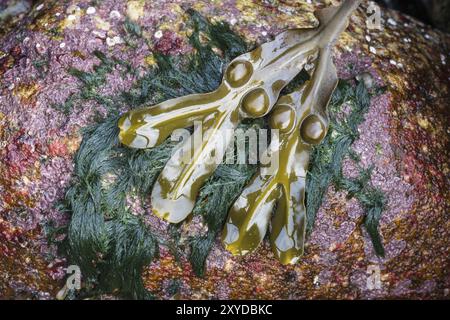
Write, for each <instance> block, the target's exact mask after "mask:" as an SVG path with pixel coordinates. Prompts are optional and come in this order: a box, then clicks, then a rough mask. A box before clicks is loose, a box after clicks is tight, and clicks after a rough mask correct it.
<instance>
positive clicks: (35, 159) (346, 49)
mask: <svg viewBox="0 0 450 320" xmlns="http://www.w3.org/2000/svg"><path fill="white" fill-rule="evenodd" d="M23 3H24V4H23V6H25V7H24V8H28V6H31V5H30V2H27V1H23ZM92 3H93V2H92V1H90V0H80V1H74V0H70V1H45V2H43V3H42V4H39V3H36V4H34V6H33V7H32V8H31V10H30V11H29V12H28V13H27V14H23V13H22V12H19V13H20V16H19V17H20V19H19V18H18V19H16V20H18V21H15V22H14V23H12V22H10V23H9V25H10V26H9V27H8V30H9V31H7V32H6V31H5V32H3V31H2V32H0V147H1V148H0V298H34V299H52V298H54V297H55V296H56V293H57V292H58V290H59V289H60V288H61V287H62V286H63V285H64V281H63V279H64V267H65V266H66V262H65V258H64V257H62V256H59V255H58V253H57V251H56V248H55V246H54V244H53V242H52V241H51V239H49V238H51V237H49V232H48V230H49V229H50V227H51V226H52V227H53V228H54V227H58V226H63V225H64V224H65V223H67V219H68V218H69V217H67V216H66V215H65V214H64V213H63V212H60V211H58V209H57V208H56V207H55V204H56V203H57V202H58V201H59V200H60V199H61V198H62V197H63V196H64V192H65V189H66V188H67V186H68V185H69V183H70V177H71V173H72V170H73V159H72V158H73V155H74V154H75V152H76V150H77V149H78V147H79V143H80V141H81V136H80V129H81V128H83V127H85V126H86V125H88V124H89V123H91V122H92V121H93V119H92V115H93V114H94V110H95V109H98V108H100V106H99V105H98V104H97V103H96V102H92V101H89V102H86V105H84V107H83V110H82V112H77V111H74V112H73V113H70V114H65V113H63V112H61V111H60V110H58V109H55V108H54V107H52V106H53V105H55V104H61V103H64V102H65V101H66V99H68V97H69V96H70V95H71V94H73V93H76V92H78V91H79V83H78V80H77V79H75V78H74V77H73V76H72V75H70V74H69V73H68V72H67V70H68V69H69V68H70V67H76V68H78V69H81V70H85V71H89V70H91V68H92V67H93V65H94V64H97V63H98V60H97V58H96V57H95V56H93V55H92V52H93V51H94V50H100V51H102V52H105V53H107V54H108V55H113V56H115V57H118V58H120V59H122V60H125V61H127V62H129V63H130V65H131V67H132V68H134V69H135V70H136V71H137V72H136V74H137V75H138V74H139V73H140V72H141V73H142V72H144V71H145V69H146V68H148V67H149V66H151V65H152V64H154V57H153V55H152V53H154V52H161V53H165V54H169V55H181V54H185V53H188V52H190V51H191V50H192V48H191V47H190V45H189V42H188V41H187V38H186V36H187V34H189V32H190V30H188V28H187V27H186V24H185V16H184V12H185V9H186V8H189V7H192V8H194V9H196V10H197V11H199V12H200V13H201V14H202V15H204V16H205V17H207V18H209V19H211V20H215V21H226V22H228V23H229V24H230V25H231V27H232V29H233V30H234V31H236V32H237V33H239V34H240V35H241V36H242V37H244V38H245V39H246V40H248V41H249V42H256V43H262V42H264V41H267V40H269V39H270V37H271V36H273V35H275V34H277V33H279V32H280V31H281V30H284V29H286V28H294V27H311V26H314V25H316V23H317V21H316V19H315V18H314V15H313V13H312V12H313V11H314V9H316V8H318V7H323V6H326V5H330V4H331V1H300V0H286V1H281V0H279V1H278V0H274V1H265V0H254V1H250V0H249V1H247V0H224V1H197V0H152V1H145V0H138V1H126V0H121V1H117V0H114V1H113V0H104V1H97V3H98V5H97V6H93V5H92ZM367 6H368V3H366V2H364V3H363V5H362V6H361V8H360V9H359V10H358V12H357V13H356V14H355V15H354V16H353V17H352V19H351V22H350V26H349V28H348V30H347V31H346V32H345V33H344V34H343V35H342V37H341V38H340V41H339V43H338V44H337V46H336V48H335V52H334V59H335V63H336V65H337V67H338V72H339V77H340V78H344V79H346V78H353V77H355V76H358V75H362V74H365V75H366V76H365V81H368V84H369V85H370V84H371V82H372V81H373V82H376V83H379V84H384V85H386V86H387V92H386V93H384V94H383V95H381V96H378V97H377V98H375V99H373V100H372V103H371V107H370V110H369V112H368V114H367V116H366V121H365V122H364V123H363V124H362V125H361V126H360V128H359V131H360V139H359V140H358V141H357V142H356V143H355V145H354V149H355V151H356V152H358V153H359V154H360V155H361V164H362V165H363V166H365V167H368V166H370V165H372V164H373V165H374V171H373V176H372V183H373V185H374V186H376V187H378V188H380V189H381V190H382V191H383V192H384V193H385V195H386V197H387V208H386V210H385V211H384V213H383V217H382V220H381V225H380V231H381V235H382V238H383V243H384V246H385V249H386V257H385V258H378V257H377V256H375V255H374V254H373V251H372V248H371V246H370V241H368V240H367V238H368V236H367V234H365V232H363V231H362V229H361V228H360V224H361V215H362V210H361V208H360V207H359V205H358V203H357V202H355V201H353V200H352V201H347V199H346V194H345V193H343V192H341V191H336V190H334V189H333V188H331V187H330V189H329V190H328V193H327V195H326V198H325V201H324V203H323V205H322V207H321V209H320V210H319V213H318V217H317V222H316V226H315V229H314V231H313V232H312V234H311V237H310V239H309V241H308V244H307V248H306V253H305V256H304V258H303V259H302V260H301V261H300V262H299V263H298V264H296V265H293V266H281V265H280V264H279V263H278V261H277V260H276V259H274V257H273V255H272V253H271V251H270V248H269V247H268V245H267V244H265V245H263V246H262V247H261V248H260V249H259V250H258V251H257V252H256V253H255V254H252V255H250V256H247V257H244V258H237V257H232V256H231V255H230V254H229V253H228V252H226V251H225V250H224V249H223V247H222V245H221V244H220V242H219V241H218V240H217V243H216V245H215V246H214V248H213V250H212V252H211V254H210V256H209V257H208V260H207V268H206V274H205V277H204V278H199V277H196V276H195V275H194V274H193V272H192V269H191V267H190V265H189V263H188V262H187V261H185V260H184V259H182V261H181V262H179V261H176V259H175V258H174V257H173V256H172V255H171V254H170V253H169V252H168V251H166V250H164V249H162V251H161V257H160V258H159V260H157V261H155V262H153V263H152V264H151V265H149V266H148V268H146V270H145V271H144V274H143V279H144V283H145V285H146V287H147V288H148V289H150V290H151V291H152V292H154V293H155V294H156V295H157V296H158V297H161V298H169V297H170V294H169V293H168V290H166V289H167V287H168V286H169V284H170V281H171V279H179V281H180V291H179V294H178V296H179V297H180V298H202V299H203V298H275V299H277V298H283V299H314V298H345V299H352V298H383V299H388V298H428V299H429V298H447V299H448V298H450V295H449V290H450V273H449V272H450V258H449V256H450V253H449V245H450V240H449V239H450V219H449V212H450V211H449V191H448V189H449V188H448V184H449V173H450V172H449V154H448V151H449V119H450V114H449V109H448V103H449V101H450V93H449V90H450V78H449V77H450V51H449V48H450V36H449V35H446V34H443V33H441V32H438V31H435V30H433V29H430V28H429V27H427V26H425V25H422V24H421V23H420V22H418V21H416V20H414V19H412V18H409V17H407V16H402V15H400V14H398V13H396V12H389V11H382V21H381V30H380V29H369V28H368V27H367V25H366V19H367V13H366V8H367ZM19 13H18V14H19ZM126 19H130V20H131V21H135V22H136V23H138V24H139V25H140V26H141V27H142V33H143V38H144V39H145V41H144V40H143V39H140V40H136V41H135V43H133V45H129V44H127V42H126V41H125V40H124V39H126V34H125V32H124V28H123V24H124V22H125V21H126ZM11 25H12V27H11ZM2 30H3V29H2ZM5 30H6V29H5ZM118 73H119V71H118V70H116V71H114V72H112V73H111V74H109V75H108V77H107V79H106V85H105V86H103V87H102V89H101V90H102V93H103V94H111V95H112V94H114V93H116V92H120V91H123V90H127V89H128V88H130V86H131V84H132V83H133V82H134V81H135V80H136V79H135V78H133V76H131V75H130V76H128V77H125V78H124V77H119V76H118ZM363 78H364V77H363ZM357 170H358V169H357V168H355V167H354V166H353V165H352V164H351V163H345V165H344V171H345V173H346V174H347V175H350V176H351V175H352V174H355V172H356V171H357ZM153 220H155V221H154V223H155V224H157V223H160V222H159V221H157V220H156V219H151V221H153ZM192 223H195V221H193V222H192ZM374 274H375V276H374ZM378 276H379V277H378ZM374 277H375V278H374ZM374 279H376V280H378V279H379V281H373V280H374Z"/></svg>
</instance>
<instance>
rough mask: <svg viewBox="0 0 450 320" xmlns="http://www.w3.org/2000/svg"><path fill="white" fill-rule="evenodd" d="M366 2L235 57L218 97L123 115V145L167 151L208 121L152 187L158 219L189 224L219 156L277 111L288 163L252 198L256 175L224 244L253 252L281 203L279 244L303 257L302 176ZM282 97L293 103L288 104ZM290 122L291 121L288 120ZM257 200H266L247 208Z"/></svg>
mask: <svg viewBox="0 0 450 320" xmlns="http://www.w3.org/2000/svg"><path fill="white" fill-rule="evenodd" d="M360 2H361V0H346V1H343V2H342V4H341V5H340V6H336V7H329V8H326V9H323V10H320V11H319V12H318V13H317V18H318V20H319V23H320V24H319V26H318V27H317V28H314V29H294V30H287V31H285V32H283V33H281V34H279V35H278V36H277V37H276V38H275V39H274V40H273V41H271V42H267V43H265V44H263V45H261V46H259V47H257V48H256V49H254V50H253V51H251V52H248V53H246V54H243V55H241V56H239V57H237V58H235V59H234V60H233V61H231V63H230V64H229V66H228V67H227V69H226V70H225V73H224V77H223V81H222V83H221V85H220V86H219V87H218V88H217V89H216V90H215V91H213V92H211V93H207V94H194V95H188V96H185V97H181V98H177V99H172V100H168V101H165V102H162V103H160V104H158V105H155V106H151V107H144V108H141V109H138V110H133V111H131V112H129V113H127V114H125V115H123V116H122V117H121V119H120V120H119V128H120V133H119V138H120V141H121V142H122V143H123V144H125V145H127V146H129V147H131V148H139V149H145V148H152V147H155V146H157V145H159V144H161V143H162V142H164V141H165V140H166V139H167V138H168V137H169V135H170V134H171V133H172V132H173V131H174V130H176V129H180V128H188V127H191V126H192V125H193V124H194V122H196V121H201V123H202V125H201V133H199V130H200V128H198V127H197V128H195V129H194V132H193V133H192V135H191V136H190V137H189V138H187V139H186V140H185V141H183V142H182V146H181V147H180V148H177V150H176V151H175V152H174V153H173V155H172V156H171V158H170V159H169V161H168V162H167V164H166V165H165V167H164V169H163V170H162V172H161V174H160V175H159V177H158V179H157V181H156V183H155V185H154V186H153V190H152V193H151V203H152V209H153V212H154V213H155V214H156V215H157V216H158V217H160V218H162V219H165V220H167V221H168V222H171V223H179V222H181V221H183V220H184V219H186V218H187V217H188V216H189V214H190V213H191V212H192V210H193V208H194V205H195V202H196V199H197V196H198V193H199V189H200V188H201V187H202V185H203V184H204V183H205V181H206V180H207V179H208V178H209V177H210V176H211V175H212V174H213V173H214V171H215V170H216V168H217V166H218V161H214V159H223V157H224V155H225V153H226V150H227V148H228V145H229V144H230V143H231V141H232V139H233V136H234V135H233V133H234V131H235V129H236V128H237V127H238V125H239V124H240V123H241V122H242V121H243V120H245V119H255V118H261V117H265V116H266V115H268V114H269V113H271V111H272V109H273V107H274V106H275V105H277V107H276V108H275V109H274V110H273V114H272V115H271V119H272V121H271V123H272V124H273V126H274V128H273V129H281V131H285V132H284V133H282V134H281V136H280V138H281V141H280V149H279V151H278V152H279V154H280V158H282V160H281V161H280V166H279V167H278V168H277V170H276V172H275V173H274V174H269V175H268V176H266V178H265V179H268V180H267V182H266V183H267V184H268V185H267V189H266V188H262V189H259V190H254V191H251V190H252V189H253V186H254V184H255V183H256V185H258V184H263V181H259V180H258V178H255V179H254V180H253V181H252V182H251V183H250V185H249V186H248V188H247V189H245V191H244V193H243V194H242V196H241V197H240V198H239V199H238V200H237V204H235V205H234V206H233V207H232V208H231V211H230V216H229V219H228V222H227V224H226V227H225V231H224V242H225V245H226V247H227V248H228V250H230V251H231V252H232V253H233V254H245V253H247V252H250V251H252V250H254V249H255V248H256V247H257V246H258V244H259V243H260V242H261V240H262V238H263V237H264V234H265V232H266V229H267V224H268V216H270V212H271V210H270V208H271V207H273V205H274V203H275V202H278V206H277V214H276V215H275V218H274V220H273V221H272V229H273V230H272V237H271V242H272V247H273V249H274V252H275V255H276V256H277V257H278V259H279V260H280V261H281V262H282V263H294V262H295V261H297V260H298V258H299V257H300V256H301V254H302V252H303V243H304V234H305V232H304V228H305V226H304V204H303V201H304V192H305V190H304V179H305V178H304V176H305V172H306V168H307V164H308V160H307V158H308V154H309V146H310V145H313V144H316V143H319V142H320V141H321V139H323V137H324V136H325V134H326V130H327V123H328V120H327V115H326V107H327V104H328V101H329V98H330V96H331V94H332V92H333V90H334V88H335V86H336V82H337V77H336V71H335V68H334V65H333V63H332V62H331V60H330V50H331V47H332V46H333V44H334V42H335V41H336V40H337V38H338V37H339V35H340V34H341V33H342V32H343V31H344V30H345V29H346V27H347V25H348V19H349V17H350V15H351V14H352V12H353V11H354V10H355V9H356V8H357V7H358V6H359V4H360ZM310 63H314V64H315V68H314V70H313V73H312V80H311V81H310V82H309V83H308V84H307V85H306V86H305V87H303V88H301V89H300V90H299V91H298V92H296V93H294V94H293V95H291V96H288V97H282V98H281V99H280V100H279V95H280V92H281V91H282V89H283V88H284V87H285V86H286V85H287V84H289V82H291V81H292V80H293V79H294V78H295V76H297V75H298V74H299V73H300V72H301V71H302V70H303V69H304V67H305V65H306V64H310ZM284 100H289V101H290V103H282V104H280V103H281V102H282V101H284ZM277 101H278V104H277ZM286 113H287V114H288V115H286ZM306 115H307V116H306ZM285 117H287V118H288V120H287V122H289V123H285V122H284V118H285ZM277 127H278V128H277ZM288 129H292V131H290V130H288ZM286 130H287V131H286ZM199 134H201V139H200V141H201V143H195V141H194V137H195V136H196V135H199ZM197 141H198V140H197ZM186 150H190V154H191V155H192V156H191V161H184V158H185V152H186ZM298 157H300V158H302V157H303V158H302V159H298ZM260 172H261V171H260ZM267 177H269V178H267ZM250 194H252V197H254V198H255V199H257V198H258V199H260V200H259V202H258V201H257V202H255V203H253V205H252V206H248V205H247V206H245V205H242V204H241V205H240V204H239V203H240V201H241V202H242V199H244V198H243V197H245V196H246V195H248V196H250ZM283 199H284V201H283ZM275 200H276V201H275ZM259 204H260V205H259ZM238 217H239V218H238Z"/></svg>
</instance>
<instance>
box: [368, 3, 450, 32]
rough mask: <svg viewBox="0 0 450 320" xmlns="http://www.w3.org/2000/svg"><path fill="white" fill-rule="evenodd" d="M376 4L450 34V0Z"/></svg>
mask: <svg viewBox="0 0 450 320" xmlns="http://www.w3.org/2000/svg"><path fill="white" fill-rule="evenodd" d="M376 2H378V3H379V4H380V5H382V6H384V7H387V8H390V9H395V10H398V11H400V12H402V13H405V14H407V15H410V16H412V17H415V18H416V19H418V20H420V21H422V22H423V23H426V24H428V25H431V26H433V27H435V28H439V29H441V30H443V31H445V32H450V0H376Z"/></svg>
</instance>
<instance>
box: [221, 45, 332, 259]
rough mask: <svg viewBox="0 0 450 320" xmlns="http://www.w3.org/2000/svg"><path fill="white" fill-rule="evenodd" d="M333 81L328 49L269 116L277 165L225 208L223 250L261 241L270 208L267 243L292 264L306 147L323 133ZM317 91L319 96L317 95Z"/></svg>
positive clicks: (299, 242)
mask: <svg viewBox="0 0 450 320" xmlns="http://www.w3.org/2000/svg"><path fill="white" fill-rule="evenodd" d="M337 82H338V78H337V74H336V69H335V67H334V64H333V62H332V60H331V57H330V49H329V48H325V49H322V50H320V53H319V58H318V60H317V61H316V68H315V71H314V74H313V76H312V79H311V80H310V81H308V82H307V83H305V84H304V85H303V86H302V87H301V88H299V90H297V91H296V92H294V93H292V94H290V95H287V96H283V97H281V98H280V100H279V101H278V103H277V105H276V106H275V107H274V110H273V111H272V113H271V115H270V126H271V129H278V130H279V132H280V134H279V142H278V141H276V142H275V144H277V145H276V147H274V146H270V147H269V148H271V149H273V150H277V151H276V152H278V154H274V155H272V157H273V156H276V157H277V158H278V159H279V163H278V166H277V167H276V168H275V169H274V168H267V167H264V166H262V167H261V169H260V171H259V172H258V173H257V174H256V175H255V177H254V178H253V180H252V181H251V182H250V184H249V185H248V186H247V187H246V188H245V189H244V191H243V192H242V194H241V195H240V197H239V198H238V200H237V201H236V202H235V203H234V205H233V206H232V208H231V209H230V213H229V217H228V220H227V223H226V225H225V229H224V232H223V234H222V239H223V242H224V244H225V246H226V248H227V249H228V250H229V251H231V252H232V253H233V254H235V255H243V254H246V253H248V252H251V251H253V250H255V249H256V248H257V246H258V245H259V244H260V243H261V241H262V240H263V238H264V236H265V234H266V231H267V227H268V224H269V220H270V218H271V213H272V210H273V207H274V206H276V212H275V214H274V217H273V219H272V224H271V225H272V230H271V234H270V242H271V246H272V250H273V251H274V254H275V256H276V257H277V258H278V259H279V260H280V261H281V262H282V263H283V264H288V263H295V262H296V261H297V260H298V258H299V257H300V256H301V255H302V254H303V246H304V239H305V219H306V209H305V205H304V198H305V182H306V171H307V170H308V165H309V158H310V152H311V146H312V145H314V144H318V143H320V142H321V141H322V139H323V138H324V137H325V135H326V131H327V128H328V116H327V112H326V108H327V105H328V103H329V101H330V98H331V95H332V93H333V91H334V89H335V88H336V85H337ZM319 91H320V92H319Z"/></svg>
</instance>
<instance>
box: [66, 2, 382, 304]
mask: <svg viewBox="0 0 450 320" xmlns="http://www.w3.org/2000/svg"><path fill="white" fill-rule="evenodd" d="M188 13H189V14H190V16H191V19H190V24H191V26H192V27H193V30H194V33H193V35H192V36H191V38H190V42H191V44H192V45H193V47H194V48H195V49H196V52H195V54H193V55H192V56H191V57H189V58H188V59H183V58H178V57H175V58H174V57H165V56H161V55H157V56H156V58H157V62H158V63H157V67H156V68H152V69H150V70H148V72H147V73H146V74H145V75H144V76H142V77H140V78H139V79H138V80H137V81H136V83H135V84H134V86H133V87H132V89H131V90H129V91H127V92H123V93H120V94H118V95H116V96H114V97H110V96H102V95H101V94H99V93H98V92H99V91H100V90H99V89H100V88H101V87H102V86H103V85H105V84H106V75H107V74H108V73H111V72H113V71H114V70H115V68H116V66H117V65H118V64H119V65H125V66H126V63H124V62H122V61H118V60H116V59H113V58H108V57H107V56H105V55H104V54H102V53H100V52H94V54H95V55H96V56H97V57H98V59H99V60H100V64H99V65H98V66H96V67H95V68H94V70H93V71H92V72H90V73H88V72H83V71H80V70H76V69H70V70H69V73H70V74H72V75H74V76H75V77H76V78H78V79H79V80H80V83H81V90H80V93H78V94H74V95H73V96H71V97H70V98H69V99H68V101H67V102H66V103H65V104H64V106H63V110H64V111H65V112H72V111H74V109H75V108H80V107H76V104H75V103H74V102H75V101H77V102H79V101H92V100H93V101H96V102H97V103H98V104H100V105H102V106H103V107H105V108H106V110H107V111H108V116H107V118H106V119H101V120H100V121H99V123H97V124H95V125H93V126H92V127H90V128H87V129H86V130H85V132H84V135H83V142H82V144H81V147H80V149H79V151H78V153H77V155H76V157H75V172H74V177H73V181H72V184H71V187H70V188H69V190H68V191H67V194H66V199H65V203H64V210H67V211H69V212H70V213H71V220H70V223H69V226H68V229H67V238H66V240H65V242H64V243H63V244H62V245H61V249H63V250H64V251H65V255H66V257H67V259H68V262H69V263H70V264H76V265H79V266H80V268H81V271H82V275H83V283H84V291H83V292H82V293H80V294H79V296H83V295H88V296H92V295H95V294H100V293H104V292H116V293H119V294H121V295H122V296H125V297H130V298H151V294H150V293H149V292H147V291H146V290H145V288H144V286H143V283H142V278H141V273H142V268H143V267H144V266H145V265H148V264H149V263H150V262H151V261H152V260H153V259H154V258H155V257H157V255H158V247H159V246H158V245H163V246H166V247H167V248H168V249H169V250H170V251H171V252H172V253H173V254H174V255H175V257H179V256H180V255H188V257H189V260H190V261H191V263H192V265H193V269H194V271H195V272H196V273H197V274H198V275H203V272H204V264H205V260H206V258H207V256H208V253H209V252H210V249H211V246H212V244H213V243H214V241H215V239H216V236H217V234H218V232H219V231H220V230H221V229H222V227H223V223H224V220H225V218H226V216H227V213H228V209H229V207H230V205H231V204H232V202H233V201H234V200H235V198H236V197H237V196H238V195H239V194H240V192H241V191H242V189H243V188H244V186H245V185H246V183H247V182H248V181H249V179H250V178H251V176H252V175H253V174H254V172H255V171H256V168H257V166H256V165H227V164H223V165H220V166H219V168H218V169H217V171H216V172H215V174H214V175H213V176H212V177H211V178H210V179H209V180H208V181H207V183H206V184H205V186H203V188H202V189H201V191H200V195H199V199H198V201H197V204H196V206H195V209H194V214H195V215H201V216H202V218H203V220H204V222H205V223H206V225H207V227H208V231H206V232H205V233H203V234H199V235H197V236H195V237H192V238H191V239H190V241H189V248H190V250H188V252H189V253H186V252H185V248H184V247H183V246H181V245H179V243H178V240H179V237H180V234H179V231H178V227H179V226H175V225H172V226H170V227H169V230H168V232H169V234H170V235H171V238H172V239H171V240H170V241H169V242H167V241H163V240H162V239H161V238H160V237H159V236H158V233H157V232H155V230H151V227H150V226H149V224H148V223H147V222H146V220H145V217H143V216H140V215H136V214H135V212H132V209H131V208H130V206H129V204H128V201H129V198H130V197H131V198H137V199H140V200H141V202H142V203H144V204H145V203H146V200H147V198H148V195H149V193H150V190H151V187H152V185H153V183H154V181H155V179H156V177H157V176H158V174H159V172H160V171H161V170H162V168H163V166H164V164H165V162H166V161H167V160H168V158H169V156H170V154H171V151H172V148H173V147H174V145H175V144H174V143H173V142H170V141H167V142H165V143H163V144H162V145H160V146H158V147H156V148H153V149H149V150H133V149H130V148H126V147H124V146H122V145H121V144H120V143H119V141H118V128H117V120H118V110H120V109H121V108H123V107H124V106H127V107H129V108H136V107H138V106H141V105H143V104H146V105H150V104H156V103H158V102H161V101H163V100H166V99H170V98H175V97H179V96H183V95H187V94H191V93H203V92H209V91H212V90H214V89H215V88H217V86H218V85H219V84H220V81H221V79H222V71H223V68H224V67H225V66H226V65H227V63H228V62H229V61H230V60H231V59H232V58H234V57H235V56H237V55H239V54H241V53H244V52H246V51H248V50H249V46H248V45H247V44H246V43H245V42H244V41H243V40H242V39H241V38H239V37H238V36H237V35H236V34H234V33H233V32H232V31H231V30H230V29H229V27H228V26H227V25H226V24H222V23H217V24H210V23H209V22H208V21H206V20H205V19H204V18H202V17H201V16H199V15H198V14H197V13H196V12H193V11H189V12H188ZM128 24H129V23H128ZM124 28H125V31H126V32H127V33H128V34H129V36H130V38H136V37H139V36H140V35H141V33H140V32H139V30H140V28H139V26H136V25H125V26H124ZM200 33H202V34H203V35H206V36H207V38H208V41H207V43H206V44H205V43H202V42H201V41H200ZM213 47H214V48H216V49H218V50H213ZM218 51H219V52H221V54H218V53H216V52H218ZM305 79H306V78H305V77H304V74H303V75H301V76H300V77H298V79H296V80H298V81H299V82H302V81H304V80H305ZM369 99H370V95H369V94H368V92H367V90H366V89H365V88H364V87H363V85H362V84H359V85H358V86H357V87H356V89H355V87H354V86H352V85H351V84H349V83H344V82H342V83H341V84H340V86H339V87H338V89H337V90H336V92H335V94H334V98H333V102H332V104H331V120H332V122H331V129H330V133H329V135H328V137H327V138H326V140H325V142H324V143H323V144H321V145H320V146H318V147H317V148H316V149H315V151H314V158H313V162H312V168H311V174H310V175H309V176H308V179H307V190H308V191H309V192H308V195H307V213H308V230H309V232H311V231H312V227H313V224H314V220H315V214H316V212H317V210H318V209H319V207H320V204H321V202H322V198H323V196H324V194H325V192H326V189H327V187H328V185H329V184H330V183H332V182H334V183H335V184H336V185H337V186H339V187H341V188H344V189H346V190H347V191H349V195H351V196H355V197H356V198H357V199H358V200H359V201H360V202H361V203H362V205H363V207H364V208H365V209H366V212H367V215H366V220H365V221H366V222H365V225H366V227H367V229H368V231H369V234H370V235H371V236H372V238H373V240H374V244H375V248H377V252H379V253H381V252H382V246H381V241H380V240H379V235H378V232H377V224H378V220H379V217H380V214H381V209H382V202H383V201H382V194H381V193H379V192H378V191H376V190H374V189H373V188H371V187H370V184H369V179H367V173H366V176H364V177H365V178H364V179H357V180H349V179H345V178H343V177H342V175H341V174H340V173H341V166H342V160H343V159H344V157H346V156H347V155H348V154H349V153H350V151H351V150H350V146H351V144H352V143H353V141H355V140H356V139H357V138H358V136H357V130H356V128H357V125H358V124H360V123H361V122H362V121H363V119H364V118H363V115H364V113H365V112H366V111H367V108H368V103H369ZM349 100H350V101H352V106H353V108H352V112H351V113H350V115H348V117H345V119H343V120H342V119H341V120H338V119H337V118H338V114H339V112H340V110H339V107H340V106H341V105H342V104H343V103H344V102H345V101H349ZM77 105H82V104H80V103H77ZM81 107H82V106H81ZM252 126H257V127H265V122H264V121H253V122H248V123H246V124H243V125H242V128H243V129H245V128H248V127H252ZM380 248H381V249H380ZM175 283H178V282H175ZM175 287H176V286H175Z"/></svg>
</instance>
